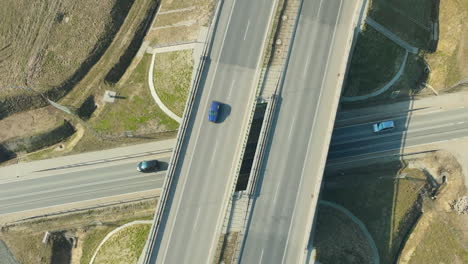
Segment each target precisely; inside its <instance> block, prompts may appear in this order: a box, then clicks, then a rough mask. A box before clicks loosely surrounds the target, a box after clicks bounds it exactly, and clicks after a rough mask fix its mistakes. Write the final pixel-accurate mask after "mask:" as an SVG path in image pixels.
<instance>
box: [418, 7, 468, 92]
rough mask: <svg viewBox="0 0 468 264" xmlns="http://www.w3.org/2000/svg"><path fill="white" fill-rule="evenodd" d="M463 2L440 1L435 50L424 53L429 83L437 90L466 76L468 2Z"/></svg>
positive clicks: (467, 67) (467, 73)
mask: <svg viewBox="0 0 468 264" xmlns="http://www.w3.org/2000/svg"><path fill="white" fill-rule="evenodd" d="M463 1H464V0H463ZM463 1H462V0H447V1H440V10H439V42H438V45H437V50H436V51H435V52H434V53H429V54H426V56H425V59H426V61H427V63H428V65H429V67H430V68H431V73H430V75H429V84H430V85H432V86H433V87H434V88H435V89H436V90H442V89H444V88H447V87H450V86H452V85H453V84H455V83H456V82H458V81H460V79H461V78H464V77H468V52H467V51H468V40H467V39H468V3H466V1H464V2H463Z"/></svg>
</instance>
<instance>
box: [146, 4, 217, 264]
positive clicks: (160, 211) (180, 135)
mask: <svg viewBox="0 0 468 264" xmlns="http://www.w3.org/2000/svg"><path fill="white" fill-rule="evenodd" d="M222 2H223V0H219V1H218V2H217V4H216V7H215V12H214V13H213V20H212V22H211V23H210V26H209V28H208V34H207V36H206V38H205V45H204V47H203V51H202V53H201V55H200V63H199V64H198V68H197V72H196V74H195V78H194V80H193V82H192V89H190V93H189V96H188V99H187V103H186V105H185V109H184V116H183V117H182V123H181V125H180V128H179V132H178V133H177V141H176V145H175V147H174V152H173V154H172V157H171V160H170V162H169V168H168V171H167V174H166V180H165V181H164V185H163V189H162V192H161V196H160V198H159V202H158V206H157V209H156V213H155V216H154V220H153V227H152V228H151V231H150V234H149V236H148V239H149V243H147V249H146V252H145V253H144V254H145V256H144V258H143V263H149V260H150V257H151V253H152V250H151V249H152V248H153V246H154V243H155V238H156V235H157V234H158V232H159V224H160V222H161V218H162V216H163V214H164V210H165V209H166V208H165V203H166V201H167V198H168V196H169V193H170V189H171V187H172V186H171V185H172V178H173V176H174V171H175V168H176V165H177V164H176V163H177V160H178V158H179V154H180V150H181V148H182V145H183V142H182V139H183V138H184V137H185V132H186V129H187V125H188V122H189V120H190V117H191V116H192V112H191V109H192V107H193V103H194V101H195V97H196V94H197V91H198V86H199V83H200V79H201V75H202V73H203V68H204V66H205V61H206V58H207V54H208V53H209V51H210V46H211V42H212V37H213V32H214V30H213V25H214V24H216V21H217V19H218V15H219V10H220V7H221V3H222Z"/></svg>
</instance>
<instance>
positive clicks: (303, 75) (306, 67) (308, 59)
mask: <svg viewBox="0 0 468 264" xmlns="http://www.w3.org/2000/svg"><path fill="white" fill-rule="evenodd" d="M310 57H311V56H309V57H307V61H306V65H305V67H304V71H303V72H302V77H303V78H305V77H306V75H307V70H308V69H309V64H310Z"/></svg>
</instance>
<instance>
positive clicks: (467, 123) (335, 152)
mask: <svg viewBox="0 0 468 264" xmlns="http://www.w3.org/2000/svg"><path fill="white" fill-rule="evenodd" d="M429 110H430V109H429ZM467 116H468V108H455V109H448V110H442V109H438V110H434V111H425V112H424V111H423V112H421V113H418V112H415V113H414V114H412V115H410V116H409V115H400V116H397V117H393V118H392V117H390V119H392V120H393V121H394V122H395V128H394V129H393V130H392V131H388V132H384V133H374V132H373V131H372V124H373V123H374V122H369V123H364V124H356V125H351V126H346V127H339V128H336V129H335V130H334V131H333V137H332V141H331V145H330V152H329V154H328V160H329V161H336V160H339V159H346V158H349V157H353V156H358V155H369V154H375V153H377V152H386V151H392V150H396V151H398V150H400V149H401V148H408V147H412V146H417V145H423V144H428V143H434V142H439V141H444V140H449V139H455V138H460V137H466V136H468V118H467ZM386 120H388V119H386Z"/></svg>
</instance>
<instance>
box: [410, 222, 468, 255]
mask: <svg viewBox="0 0 468 264" xmlns="http://www.w3.org/2000/svg"><path fill="white" fill-rule="evenodd" d="M451 214H452V215H446V214H435V215H433V217H432V219H431V220H430V221H427V222H426V219H422V220H421V224H418V227H417V228H416V229H415V230H414V232H415V233H419V232H423V235H422V237H421V240H420V241H419V243H418V245H416V246H415V249H414V251H413V252H412V256H411V258H410V260H409V261H408V262H405V261H402V262H401V263H409V264H419V263H468V250H467V249H466V248H465V247H466V237H465V238H463V237H462V234H461V233H462V232H463V230H459V227H461V226H463V225H465V226H466V222H467V221H468V217H466V216H465V217H463V216H458V215H454V214H455V213H451ZM423 225H427V226H429V230H422V229H423V227H422V226H423ZM460 231H462V232H460ZM463 240H465V242H464V241H463ZM464 245H465V247H464Z"/></svg>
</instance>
